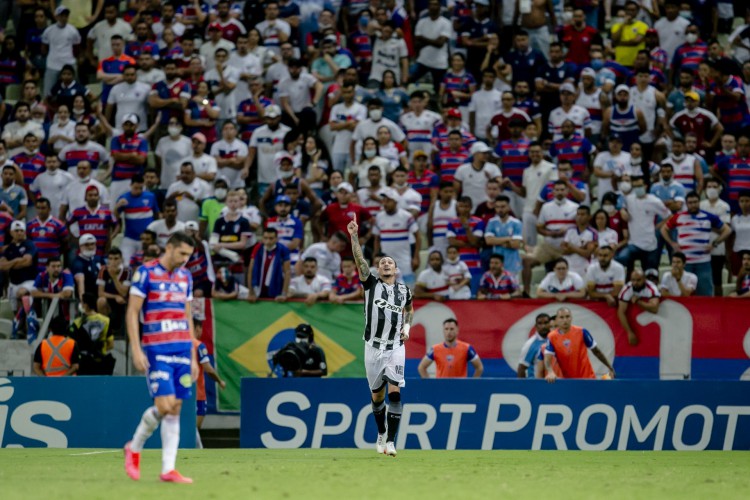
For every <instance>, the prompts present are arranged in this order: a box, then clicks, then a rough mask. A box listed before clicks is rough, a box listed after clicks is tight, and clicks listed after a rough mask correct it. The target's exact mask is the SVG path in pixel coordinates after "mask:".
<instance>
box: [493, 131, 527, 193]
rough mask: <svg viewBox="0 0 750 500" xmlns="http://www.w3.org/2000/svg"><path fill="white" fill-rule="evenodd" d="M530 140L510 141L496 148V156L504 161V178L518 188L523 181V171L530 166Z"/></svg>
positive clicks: (501, 143)
mask: <svg viewBox="0 0 750 500" xmlns="http://www.w3.org/2000/svg"><path fill="white" fill-rule="evenodd" d="M530 144H531V141H530V140H528V139H518V140H517V141H516V140H513V139H508V140H507V141H502V142H499V143H498V144H497V146H495V154H496V155H497V156H498V158H500V160H502V167H503V177H507V178H508V179H510V180H511V181H512V182H513V184H516V185H518V186H520V185H521V182H522V181H523V171H524V170H525V169H526V167H528V166H529V163H530V161H531V160H529V145H530Z"/></svg>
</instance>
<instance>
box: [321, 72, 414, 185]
mask: <svg viewBox="0 0 750 500" xmlns="http://www.w3.org/2000/svg"><path fill="white" fill-rule="evenodd" d="M341 98H342V101H341V102H339V103H337V104H334V105H333V107H332V108H331V114H330V122H329V123H330V126H331V132H336V134H334V135H333V148H332V152H331V156H332V160H333V168H334V169H335V170H338V171H339V172H342V173H343V172H344V170H346V166H347V164H348V163H349V145H350V144H351V142H352V134H353V133H354V130H355V129H356V128H357V125H358V124H359V122H361V121H362V120H365V119H366V118H367V108H365V107H364V106H363V105H362V104H360V103H358V102H357V101H356V100H355V99H354V86H353V85H347V84H344V86H343V87H341ZM407 134H408V131H407ZM428 141H429V139H428Z"/></svg>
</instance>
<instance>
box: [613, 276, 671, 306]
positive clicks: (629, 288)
mask: <svg viewBox="0 0 750 500" xmlns="http://www.w3.org/2000/svg"><path fill="white" fill-rule="evenodd" d="M633 297H638V298H640V299H644V300H649V299H653V298H654V297H661V292H659V289H658V288H657V287H656V285H654V284H653V283H651V282H650V281H649V280H646V286H644V287H643V288H642V289H641V290H640V291H636V290H635V288H633V283H632V282H630V281H628V282H627V283H625V286H624V287H622V290H620V296H619V297H618V299H619V300H620V301H621V302H630V300H631V299H632V298H633Z"/></svg>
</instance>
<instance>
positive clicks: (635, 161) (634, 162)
mask: <svg viewBox="0 0 750 500" xmlns="http://www.w3.org/2000/svg"><path fill="white" fill-rule="evenodd" d="M641 163H643V158H632V157H631V158H630V164H631V165H640V164H641Z"/></svg>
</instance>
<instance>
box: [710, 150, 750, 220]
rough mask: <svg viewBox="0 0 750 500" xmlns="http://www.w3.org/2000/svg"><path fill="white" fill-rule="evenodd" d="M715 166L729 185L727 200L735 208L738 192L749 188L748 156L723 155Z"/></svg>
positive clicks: (749, 161)
mask: <svg viewBox="0 0 750 500" xmlns="http://www.w3.org/2000/svg"><path fill="white" fill-rule="evenodd" d="M716 168H717V170H718V171H719V172H720V173H721V174H722V177H723V178H724V180H725V181H726V183H727V186H729V201H730V204H732V205H733V209H734V210H736V209H737V208H738V207H737V202H738V201H739V199H740V193H741V192H742V191H747V190H750V157H744V158H741V157H740V156H739V155H737V154H734V155H732V156H723V157H721V158H720V159H718V161H717V162H716Z"/></svg>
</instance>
